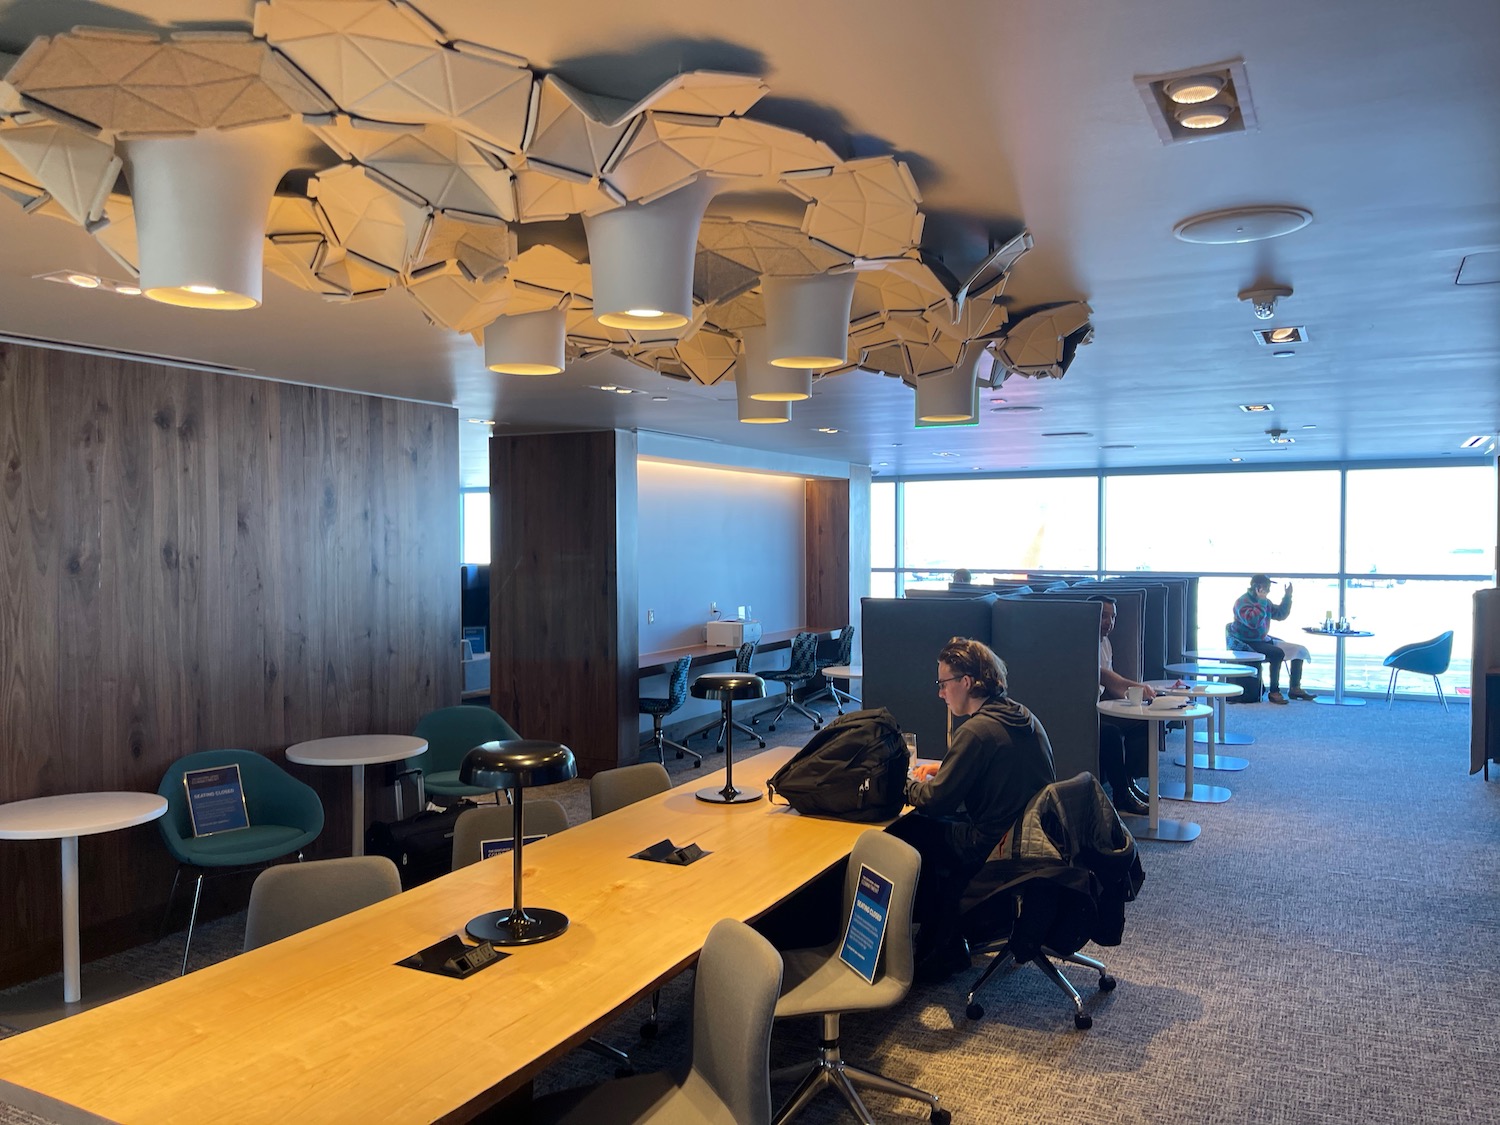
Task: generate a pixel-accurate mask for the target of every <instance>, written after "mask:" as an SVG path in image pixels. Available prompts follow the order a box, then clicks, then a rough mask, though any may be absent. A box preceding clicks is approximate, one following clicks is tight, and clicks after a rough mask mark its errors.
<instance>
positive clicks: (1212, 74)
mask: <svg viewBox="0 0 1500 1125" xmlns="http://www.w3.org/2000/svg"><path fill="white" fill-rule="evenodd" d="M1135 87H1136V89H1137V90H1139V91H1140V95H1141V100H1142V101H1143V102H1145V103H1146V114H1147V116H1148V117H1150V118H1151V124H1152V125H1153V126H1155V127H1156V135H1157V136H1158V137H1160V138H1161V143H1162V144H1164V145H1171V144H1180V143H1185V142H1188V141H1202V140H1207V139H1209V138H1210V137H1223V136H1227V135H1228V134H1231V133H1249V132H1255V131H1257V130H1259V128H1260V124H1259V122H1258V121H1257V119H1256V116H1255V106H1254V104H1253V103H1252V102H1251V101H1250V80H1249V78H1247V77H1246V75H1245V60H1244V59H1229V60H1228V61H1226V62H1219V63H1210V64H1208V65H1207V66H1192V67H1188V68H1186V69H1184V70H1175V71H1173V72H1172V73H1171V74H1148V75H1138V76H1137V77H1136V79H1135ZM1215 87H1217V89H1216V92H1214V93H1211V94H1210V93H1209V91H1210V90H1214V89H1215Z"/></svg>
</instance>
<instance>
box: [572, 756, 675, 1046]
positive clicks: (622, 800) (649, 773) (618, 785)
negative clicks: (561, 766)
mask: <svg viewBox="0 0 1500 1125" xmlns="http://www.w3.org/2000/svg"><path fill="white" fill-rule="evenodd" d="M670 788H672V777H671V775H670V774H668V773H667V767H666V766H664V765H662V764H661V763H660V762H639V763H637V764H636V765H633V766H620V767H619V768H618V769H612V770H600V771H599V772H598V773H596V774H595V775H594V776H593V777H591V778H589V815H590V816H591V817H593V818H594V819H595V820H597V819H598V818H599V817H601V816H608V815H609V814H610V813H612V812H614V811H615V810H616V809H623V808H624V807H625V806H626V805H633V804H635V803H636V802H637V801H644V800H645V799H646V798H647V797H654V796H656V794H658V793H665V792H666V791H667V790H668V789H670ZM660 1027H661V992H660V991H659V990H653V991H652V993H651V1015H650V1016H648V1017H647V1018H646V1022H645V1023H643V1024H641V1038H642V1039H653V1038H655V1036H656V1033H657V1031H658V1029H659V1028H660Z"/></svg>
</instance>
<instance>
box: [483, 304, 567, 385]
mask: <svg viewBox="0 0 1500 1125" xmlns="http://www.w3.org/2000/svg"><path fill="white" fill-rule="evenodd" d="M567 344H568V322H567V313H566V312H565V311H564V310H562V309H560V308H559V309H543V310H542V311H540V312H528V313H516V314H515V315H514V316H502V317H499V318H497V319H496V320H493V321H491V322H490V323H489V324H488V325H486V326H485V329H484V365H485V366H486V367H488V368H489V369H490V370H491V371H499V372H501V373H502V374H505V375H556V374H558V373H559V372H561V371H562V369H563V367H564V366H565V365H566V363H567Z"/></svg>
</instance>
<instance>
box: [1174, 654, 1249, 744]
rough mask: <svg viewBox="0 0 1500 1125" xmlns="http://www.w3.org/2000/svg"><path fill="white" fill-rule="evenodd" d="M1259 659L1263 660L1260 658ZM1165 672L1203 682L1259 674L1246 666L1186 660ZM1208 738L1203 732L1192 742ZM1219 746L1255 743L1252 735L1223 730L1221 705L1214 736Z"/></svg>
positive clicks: (1215, 661) (1216, 661) (1212, 661)
mask: <svg viewBox="0 0 1500 1125" xmlns="http://www.w3.org/2000/svg"><path fill="white" fill-rule="evenodd" d="M1261 659H1264V657H1262V658H1261ZM1165 670H1166V671H1168V672H1170V673H1171V674H1172V675H1174V676H1196V677H1199V678H1201V679H1205V680H1230V679H1236V680H1237V679H1239V678H1240V677H1241V676H1255V677H1257V678H1259V676H1260V672H1259V671H1258V670H1257V669H1256V668H1253V667H1251V666H1250V665H1248V664H1225V663H1223V662H1222V661H1218V660H1202V661H1191V660H1186V661H1183V662H1182V663H1180V664H1168V665H1166V666H1165ZM1207 737H1208V732H1207V731H1203V732H1201V733H1199V734H1196V735H1194V736H1193V741H1194V742H1202V741H1203V740H1204V739H1206V738H1207ZM1215 737H1216V738H1217V739H1218V742H1219V745H1220V746H1249V745H1251V744H1252V743H1254V742H1255V736H1254V735H1252V734H1230V733H1229V732H1228V731H1226V730H1225V729H1224V709H1223V706H1222V704H1221V705H1220V708H1219V729H1218V732H1217V734H1216V736H1215Z"/></svg>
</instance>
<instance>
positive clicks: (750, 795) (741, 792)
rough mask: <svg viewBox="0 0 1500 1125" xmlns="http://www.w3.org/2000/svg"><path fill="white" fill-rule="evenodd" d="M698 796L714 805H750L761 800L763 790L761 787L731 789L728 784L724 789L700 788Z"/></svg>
mask: <svg viewBox="0 0 1500 1125" xmlns="http://www.w3.org/2000/svg"><path fill="white" fill-rule="evenodd" d="M696 796H697V798H698V800H700V801H707V802H709V803H710V804H714V805H748V804H749V803H750V802H751V801H758V800H760V798H761V792H760V790H759V789H731V788H730V787H729V786H727V785H726V786H724V788H722V789H700V790H698V792H697V794H696Z"/></svg>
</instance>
